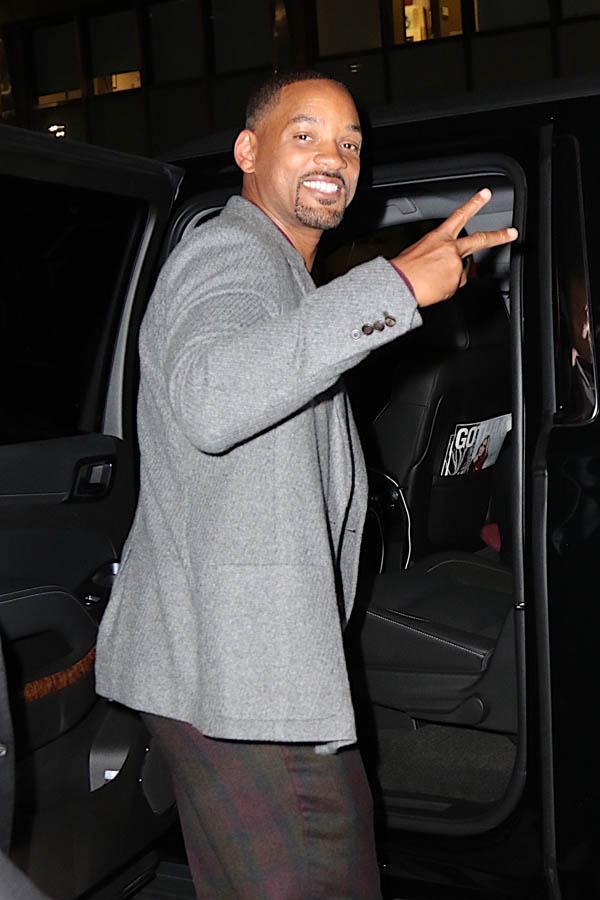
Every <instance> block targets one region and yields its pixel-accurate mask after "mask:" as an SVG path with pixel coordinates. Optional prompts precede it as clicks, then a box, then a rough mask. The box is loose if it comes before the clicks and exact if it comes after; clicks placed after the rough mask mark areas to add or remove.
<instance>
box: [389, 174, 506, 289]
mask: <svg viewBox="0 0 600 900" xmlns="http://www.w3.org/2000/svg"><path fill="white" fill-rule="evenodd" d="M491 196H492V192H491V191H490V190H489V189H488V188H484V189H483V190H482V191H479V193H477V194H475V195H474V196H473V197H471V199H470V200H467V202H466V203H463V204H462V206H459V207H458V208H457V209H455V210H454V212H453V213H451V214H450V215H449V216H448V218H447V219H446V221H445V222H442V224H441V225H439V226H438V227H437V228H435V229H434V230H433V231H430V232H429V234H426V235H425V237H424V238H421V240H420V241H418V242H417V243H416V244H413V245H412V246H411V247H408V248H407V249H406V250H403V251H402V253H400V254H399V255H398V256H396V257H394V259H392V260H391V262H393V263H394V265H396V266H398V268H399V269H401V270H402V271H403V272H404V274H405V275H406V277H407V278H408V280H409V281H410V283H411V284H412V286H413V289H414V292H415V296H416V298H417V304H418V305H419V306H430V305H431V304H433V303H438V302H439V301H440V300H447V299H448V297H451V296H452V295H453V294H454V293H455V292H456V291H457V290H458V288H459V287H462V286H463V284H464V283H465V281H466V274H465V267H464V265H463V260H464V259H465V257H467V256H470V254H471V253H473V252H474V251H476V250H483V248H484V247H497V246H499V245H500V244H509V243H510V242H511V241H514V240H515V238H516V237H517V236H518V232H517V229H516V228H502V229H501V230H500V231H477V232H475V233H474V234H469V235H467V236H465V237H461V238H459V237H458V235H459V234H460V232H461V231H462V229H463V228H464V227H465V225H466V223H467V222H469V221H470V219H472V218H473V216H474V215H475V214H476V213H478V212H479V210H480V209H482V207H484V206H485V204H486V203H487V202H488V201H489V199H490V197H491Z"/></svg>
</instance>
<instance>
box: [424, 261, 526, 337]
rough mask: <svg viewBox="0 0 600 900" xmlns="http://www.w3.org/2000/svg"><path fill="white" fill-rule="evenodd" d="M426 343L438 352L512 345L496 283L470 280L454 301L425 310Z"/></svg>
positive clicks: (503, 304) (506, 313)
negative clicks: (509, 343)
mask: <svg viewBox="0 0 600 900" xmlns="http://www.w3.org/2000/svg"><path fill="white" fill-rule="evenodd" d="M421 317H422V319H423V328H422V329H421V331H422V338H423V341H424V342H425V343H426V344H427V345H429V346H431V347H435V348H436V349H441V350H467V349H469V348H475V347H494V346H499V345H501V344H505V343H507V342H508V334H509V320H508V312H507V310H506V306H505V303H504V298H503V296H502V293H501V292H500V290H499V288H498V287H497V285H496V284H494V282H492V281H489V280H487V279H479V278H469V279H468V281H467V283H466V284H465V286H464V287H462V288H460V290H459V291H457V293H456V294H455V295H454V297H452V298H451V299H450V300H446V301H444V302H442V303H436V304H434V305H433V306H427V307H424V308H423V309H422V310H421Z"/></svg>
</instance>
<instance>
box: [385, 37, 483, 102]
mask: <svg viewBox="0 0 600 900" xmlns="http://www.w3.org/2000/svg"><path fill="white" fill-rule="evenodd" d="M390 75H391V89H392V100H396V101H397V102H398V103H405V102H406V98H407V97H411V98H412V97H415V98H416V97H440V96H443V95H444V94H453V93H455V94H458V93H459V92H460V91H465V90H466V89H467V75H466V70H465V54H464V49H463V46H462V41H436V42H435V43H433V44H422V45H421V46H420V47H417V46H415V47H406V46H404V47H398V48H397V49H396V50H394V51H393V52H392V53H391V55H390Z"/></svg>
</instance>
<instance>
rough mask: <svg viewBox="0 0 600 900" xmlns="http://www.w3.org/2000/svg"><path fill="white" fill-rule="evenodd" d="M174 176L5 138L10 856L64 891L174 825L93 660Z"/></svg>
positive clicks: (0, 573) (3, 510)
mask: <svg viewBox="0 0 600 900" xmlns="http://www.w3.org/2000/svg"><path fill="white" fill-rule="evenodd" d="M180 179H181V173H180V172H179V171H178V170H177V169H175V168H173V167H169V166H167V165H165V164H162V163H157V162H153V161H151V160H144V159H136V158H134V157H127V156H124V155H121V154H116V153H113V152H110V151H106V150H102V149H100V148H92V147H83V146H78V145H76V144H69V143H68V142H65V143H61V144H58V143H57V142H56V141H53V139H52V138H49V139H48V138H47V137H45V136H41V135H36V134H32V133H27V132H21V131H17V130H16V129H10V128H3V129H2V130H1V131H0V181H1V182H2V190H3V200H4V202H3V214H4V217H5V221H4V225H3V230H2V235H1V236H2V243H1V244H0V246H1V247H2V250H0V256H2V263H3V285H4V290H3V293H2V295H1V296H0V316H1V317H2V321H3V325H4V328H3V331H2V338H1V340H2V341H3V346H2V354H0V358H1V360H2V364H1V365H2V372H1V373H0V377H2V378H3V382H4V385H5V395H6V402H5V406H4V410H3V416H2V421H1V422H0V636H1V638H2V643H3V648H4V653H5V656H6V661H7V665H6V668H7V679H8V685H9V693H10V697H11V704H12V708H13V716H14V725H15V755H16V759H17V766H16V768H17V774H16V814H15V825H14V829H13V841H12V847H11V855H12V857H13V859H14V860H15V861H16V862H17V863H18V864H19V865H20V866H21V867H22V868H23V869H24V871H25V872H26V874H28V875H29V876H30V877H31V878H32V879H33V880H34V881H35V882H36V883H37V884H38V885H39V886H40V887H41V888H42V889H43V890H45V891H46V892H47V893H48V894H49V895H51V896H54V897H61V898H63V897H64V898H71V897H75V896H78V895H79V894H82V893H84V892H86V891H89V890H90V889H92V888H93V886H94V885H95V884H97V883H99V882H100V881H103V880H105V879H106V878H107V877H109V876H110V874H111V872H113V871H115V870H117V869H119V868H122V867H123V866H126V865H128V864H129V863H130V862H131V860H133V859H134V858H135V857H136V856H138V855H139V854H140V852H142V851H143V850H144V849H145V848H146V847H147V846H148V845H149V844H151V842H152V840H153V839H154V838H155V837H156V835H157V834H158V833H160V831H161V829H164V828H165V827H166V823H167V821H168V820H170V816H171V813H170V809H169V808H170V806H172V797H171V803H170V804H167V806H166V807H165V805H164V804H162V805H161V806H160V808H159V810H158V812H157V811H156V810H154V809H153V808H152V806H151V805H150V802H149V800H148V799H147V798H146V794H147V791H148V790H149V787H148V785H146V784H144V783H143V777H142V771H143V768H144V766H145V765H146V764H147V760H148V758H149V757H156V754H155V753H154V751H153V750H152V751H150V750H149V749H148V747H149V741H148V735H147V732H146V730H145V728H144V726H143V723H142V722H141V720H140V717H139V715H137V714H136V713H134V712H132V711H129V710H123V709H122V708H120V707H118V706H117V705H115V704H111V703H108V702H107V701H105V700H103V699H102V698H99V697H98V696H97V695H96V694H95V691H94V655H95V642H96V634H97V628H98V622H99V620H100V618H101V615H102V612H103V609H104V607H105V605H106V601H107V599H108V596H109V593H110V587H111V584H112V580H113V579H114V576H115V574H116V571H117V569H118V561H119V557H120V553H121V548H122V545H123V542H124V540H125V538H126V536H127V532H128V529H129V526H130V523H131V519H132V516H133V513H134V511H135V503H136V494H137V474H136V471H137V448H136V442H135V434H134V431H133V429H132V428H131V427H130V423H131V422H132V421H133V419H134V409H133V404H134V400H135V384H134V380H135V365H133V364H129V365H128V367H127V377H128V378H129V380H130V384H129V385H128V386H127V385H125V384H124V378H125V374H124V373H125V369H124V360H123V354H121V359H120V363H121V367H120V369H119V373H118V376H119V379H120V381H119V383H117V379H116V378H113V379H112V381H111V370H112V369H114V357H115V352H116V347H117V344H119V345H120V346H121V347H133V348H134V347H135V344H136V338H135V334H133V333H132V330H133V331H134V330H135V326H136V323H137V322H139V319H140V318H141V313H142V311H143V307H144V304H145V302H146V300H147V297H148V292H149V287H150V285H151V282H152V279H153V277H154V272H155V268H156V261H157V256H158V250H159V248H160V245H161V240H162V234H163V232H164V228H165V226H166V223H167V220H168V215H169V212H170V209H171V205H172V202H173V198H174V195H175V193H176V190H177V187H178V184H179V181H180ZM132 323H133V324H132ZM128 362H129V363H131V361H128ZM109 384H110V386H111V392H112V393H111V399H110V403H111V404H112V407H111V409H112V412H113V413H114V411H115V410H117V411H118V413H119V415H114V414H113V415H112V418H111V417H110V416H107V396H108V394H109ZM125 395H126V399H125V400H124V399H123V397H124V396H125ZM109 421H110V424H107V423H108V422H109ZM124 422H125V424H124ZM154 768H156V766H155V767H154ZM159 768H160V767H159ZM160 777H161V778H162V780H164V779H165V777H166V776H165V771H164V767H163V768H162V769H160ZM154 780H155V781H156V777H155V779H154ZM155 806H156V804H155ZM130 826H131V827H130Z"/></svg>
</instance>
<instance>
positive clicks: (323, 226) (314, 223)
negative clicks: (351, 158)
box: [294, 172, 348, 231]
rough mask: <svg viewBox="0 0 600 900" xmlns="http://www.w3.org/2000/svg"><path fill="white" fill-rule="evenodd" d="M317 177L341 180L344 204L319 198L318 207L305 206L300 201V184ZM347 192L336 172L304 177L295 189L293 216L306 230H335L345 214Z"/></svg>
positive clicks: (336, 199) (317, 173) (315, 173)
mask: <svg viewBox="0 0 600 900" xmlns="http://www.w3.org/2000/svg"><path fill="white" fill-rule="evenodd" d="M319 175H321V176H323V175H325V176H328V177H330V178H337V179H338V180H341V181H342V183H343V187H342V191H343V192H344V202H343V203H342V204H341V205H339V201H338V198H337V197H336V198H335V199H334V198H332V199H331V200H326V199H325V198H324V197H321V198H319V200H318V204H319V205H318V206H316V207H315V206H307V205H306V204H305V203H303V202H302V200H301V199H300V189H301V187H302V182H303V181H306V180H307V179H308V178H311V177H312V178H318V177H319ZM347 196H348V195H347V192H346V185H345V183H344V182H343V179H340V176H339V175H338V173H337V172H334V173H331V172H314V173H311V174H310V175H304V176H303V177H302V178H301V179H300V180H299V181H298V187H297V189H296V203H295V205H294V215H295V216H296V218H297V219H298V221H299V222H301V223H302V225H306V226H307V227H308V228H317V229H318V230H319V231H327V230H328V229H330V228H337V226H338V225H339V224H340V222H341V221H342V219H343V218H344V213H345V212H346V206H347V205H348V203H347V199H346V198H347Z"/></svg>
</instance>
